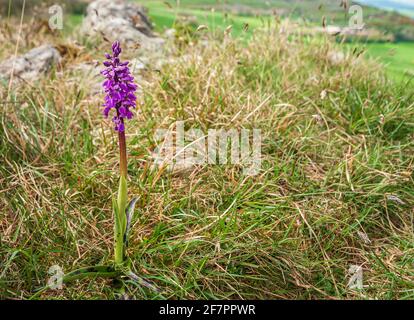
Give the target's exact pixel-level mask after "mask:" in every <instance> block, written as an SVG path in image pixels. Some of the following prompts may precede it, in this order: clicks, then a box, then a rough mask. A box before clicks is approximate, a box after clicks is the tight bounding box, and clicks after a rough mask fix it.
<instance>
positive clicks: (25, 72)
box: [0, 45, 61, 81]
mask: <svg viewBox="0 0 414 320" xmlns="http://www.w3.org/2000/svg"><path fill="white" fill-rule="evenodd" d="M60 61H61V56H60V53H59V52H58V51H57V50H56V49H55V48H54V47H53V46H51V45H43V46H41V47H37V48H34V49H32V50H30V51H29V52H27V53H26V54H24V55H22V56H17V57H12V58H9V59H7V60H5V61H3V62H1V63H0V78H1V79H5V80H8V79H10V77H11V75H12V74H13V79H15V80H16V81H18V80H22V79H23V80H28V81H30V80H36V79H38V78H39V77H40V76H41V75H42V74H43V73H45V72H47V71H48V70H50V69H51V68H52V67H53V66H55V65H57V64H58V63H59V62H60Z"/></svg>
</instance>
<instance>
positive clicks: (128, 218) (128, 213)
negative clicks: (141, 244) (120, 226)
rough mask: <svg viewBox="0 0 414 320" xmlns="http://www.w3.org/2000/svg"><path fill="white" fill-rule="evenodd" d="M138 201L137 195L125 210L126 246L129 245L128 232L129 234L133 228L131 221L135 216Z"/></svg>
mask: <svg viewBox="0 0 414 320" xmlns="http://www.w3.org/2000/svg"><path fill="white" fill-rule="evenodd" d="M137 201H138V198H137V197H135V198H133V199H132V200H131V201H130V202H129V204H128V207H127V209H126V210H125V216H126V228H125V233H124V244H125V246H128V234H129V230H130V229H131V221H132V217H133V216H134V210H135V205H136V203H137Z"/></svg>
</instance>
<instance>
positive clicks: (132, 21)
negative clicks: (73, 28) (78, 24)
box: [82, 0, 164, 51]
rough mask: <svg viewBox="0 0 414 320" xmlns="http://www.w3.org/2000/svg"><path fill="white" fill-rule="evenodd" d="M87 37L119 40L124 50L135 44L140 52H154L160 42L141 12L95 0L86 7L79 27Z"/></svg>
mask: <svg viewBox="0 0 414 320" xmlns="http://www.w3.org/2000/svg"><path fill="white" fill-rule="evenodd" d="M82 31H83V33H85V34H87V35H90V36H97V37H102V36H104V37H106V38H107V39H109V40H111V41H114V40H119V41H121V42H123V43H125V44H126V45H127V46H128V45H130V46H136V45H137V44H139V45H140V46H141V48H142V49H147V50H151V51H158V50H160V49H161V48H162V46H163V44H164V40H163V39H161V38H158V37H156V36H155V35H154V33H153V32H152V25H151V23H150V21H149V19H148V17H147V15H146V12H145V9H144V8H143V7H141V6H139V5H138V4H136V3H133V2H127V1H125V0H96V1H94V2H92V3H90V4H89V6H88V8H87V14H86V17H85V19H84V21H83V25H82Z"/></svg>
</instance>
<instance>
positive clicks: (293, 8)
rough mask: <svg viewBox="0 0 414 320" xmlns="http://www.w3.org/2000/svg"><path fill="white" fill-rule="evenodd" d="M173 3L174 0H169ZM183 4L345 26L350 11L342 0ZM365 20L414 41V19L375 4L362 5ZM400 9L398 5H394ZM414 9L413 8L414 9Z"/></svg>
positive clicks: (385, 0) (187, 0) (192, 0)
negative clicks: (275, 14) (324, 21)
mask: <svg viewBox="0 0 414 320" xmlns="http://www.w3.org/2000/svg"><path fill="white" fill-rule="evenodd" d="M363 1H365V2H366V3H368V2H369V3H377V4H378V6H380V4H381V3H382V6H384V8H386V5H388V6H389V5H391V3H397V2H396V1H397V0H394V1H392V0H380V1H377V0H375V1H373V0H363ZM363 1H350V4H349V5H352V4H358V3H362V2H363ZM167 2H169V3H170V4H171V5H172V6H175V1H172V0H169V1H167ZM180 3H181V6H182V7H188V8H194V9H206V10H207V9H211V8H215V9H216V10H219V11H225V12H230V13H233V14H237V15H245V16H249V15H250V16H254V15H271V14H273V13H274V12H277V13H278V14H279V15H281V16H289V17H292V18H297V19H304V20H306V21H308V22H309V23H312V24H322V20H323V19H325V20H326V23H327V24H333V25H340V26H346V25H347V24H348V21H349V18H350V16H349V14H348V12H347V10H345V9H344V8H343V7H342V6H341V1H340V0H335V1H333V0H306V1H304V0H267V1H266V0H262V1H257V0H256V1H255V0H238V1H236V0H225V1H217V0H181V1H180ZM398 3H399V6H398V8H399V10H405V11H407V10H409V9H410V8H411V7H412V6H410V5H409V4H407V2H405V1H401V0H400V1H399V2H398ZM362 6H363V13H364V23H365V25H366V27H367V28H373V29H377V30H379V31H380V32H383V33H384V34H385V35H386V37H385V38H389V37H388V36H390V35H392V37H393V38H395V40H397V41H414V20H413V19H411V18H408V17H407V16H405V15H402V14H400V13H397V12H394V11H389V10H383V9H379V8H376V7H373V6H368V5H362ZM395 8H397V6H395ZM413 12H414V11H413Z"/></svg>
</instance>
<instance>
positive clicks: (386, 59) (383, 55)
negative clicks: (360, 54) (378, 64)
mask: <svg viewBox="0 0 414 320" xmlns="http://www.w3.org/2000/svg"><path fill="white" fill-rule="evenodd" d="M367 49H368V53H369V54H370V55H371V56H372V57H375V58H379V59H380V61H382V62H383V63H384V64H385V65H386V66H387V70H388V71H389V73H390V74H391V75H392V76H393V77H395V78H397V79H398V78H401V77H402V76H403V75H404V74H407V73H408V75H409V76H412V77H414V43H411V42H399V43H370V44H368V45H367Z"/></svg>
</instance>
